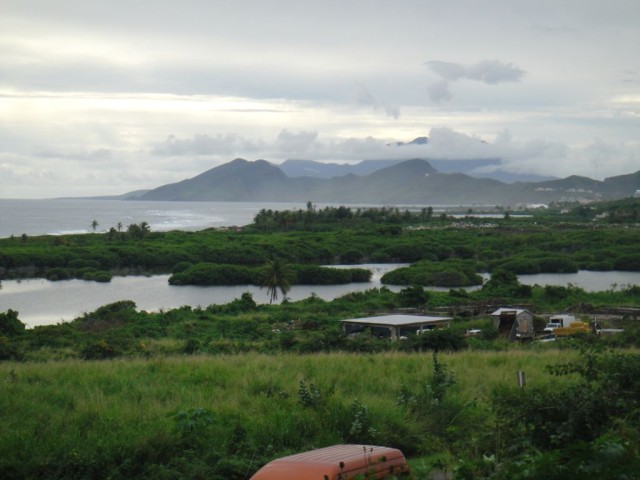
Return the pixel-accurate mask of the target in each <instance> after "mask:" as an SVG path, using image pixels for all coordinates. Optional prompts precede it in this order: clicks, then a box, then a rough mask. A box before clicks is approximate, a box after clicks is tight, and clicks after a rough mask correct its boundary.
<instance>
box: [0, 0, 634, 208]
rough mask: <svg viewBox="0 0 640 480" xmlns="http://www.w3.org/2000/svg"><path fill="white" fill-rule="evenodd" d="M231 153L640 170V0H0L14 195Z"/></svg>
mask: <svg viewBox="0 0 640 480" xmlns="http://www.w3.org/2000/svg"><path fill="white" fill-rule="evenodd" d="M418 136H428V137H429V138H430V140H431V141H430V142H429V144H427V145H424V146H415V147H411V148H406V147H404V148H398V147H397V146H393V145H389V144H390V143H391V142H395V141H405V142H408V141H411V140H412V139H413V138H415V137H418ZM237 157H242V158H246V159H248V160H257V159H260V158H262V159H265V160H269V161H271V162H273V163H280V162H282V161H283V160H285V159H287V158H298V159H310V160H319V161H334V162H356V161H359V160H363V159H383V158H404V157H409V158H415V157H421V158H438V159H462V158H478V159H481V158H501V159H502V161H503V164H504V168H505V169H507V170H509V171H512V172H522V173H540V174H544V175H554V176H558V177H565V176H568V175H573V174H578V175H585V176H589V177H592V178H599V179H602V178H605V177H608V176H613V175H620V174H626V173H632V172H635V171H637V170H640V2H639V1H638V0H602V1H594V0H580V1H576V0H571V1H570V0H552V1H547V0H535V1H534V0H531V1H530V0H459V1H457V0H449V1H442V0H394V1H391V0H387V1H382V0H339V1H334V0H321V1H320V0H314V1H308V0H228V1H226V0H225V1H223V0H180V1H177V0H176V1H170V0H164V1H163V0H153V1H151V0H126V1H124V0H109V1H106V0H105V1H103V0H56V1H52V0H0V198H43V197H52V196H82V195H104V194H119V193H124V192H127V191H131V190H136V189H143V188H153V187H156V186H159V185H162V184H165V183H169V182H175V181H179V180H182V179H184V178H190V177H193V176H195V175H197V174H199V173H201V172H203V171H205V170H208V169H209V168H212V167H214V166H216V165H220V164H222V163H227V162H229V161H231V160H233V159H234V158H237Z"/></svg>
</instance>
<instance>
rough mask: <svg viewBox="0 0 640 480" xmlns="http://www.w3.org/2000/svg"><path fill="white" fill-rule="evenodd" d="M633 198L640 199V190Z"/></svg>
mask: <svg viewBox="0 0 640 480" xmlns="http://www.w3.org/2000/svg"><path fill="white" fill-rule="evenodd" d="M633 198H640V190H636V193H634V194H633Z"/></svg>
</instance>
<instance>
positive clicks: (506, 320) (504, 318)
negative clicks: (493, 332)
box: [491, 307, 534, 341]
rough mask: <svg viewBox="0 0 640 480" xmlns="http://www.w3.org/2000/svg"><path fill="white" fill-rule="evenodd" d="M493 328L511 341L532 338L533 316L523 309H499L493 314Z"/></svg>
mask: <svg viewBox="0 0 640 480" xmlns="http://www.w3.org/2000/svg"><path fill="white" fill-rule="evenodd" d="M491 317H492V318H493V326H494V327H495V328H497V329H498V332H499V334H500V335H502V336H504V337H507V338H508V339H509V340H510V341H515V340H519V339H520V340H523V339H526V338H532V337H533V334H534V330H533V314H532V313H531V312H530V311H529V310H524V309H522V308H508V307H503V308H499V309H498V310H496V311H495V312H493V313H492V314H491Z"/></svg>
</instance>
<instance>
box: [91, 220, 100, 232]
mask: <svg viewBox="0 0 640 480" xmlns="http://www.w3.org/2000/svg"><path fill="white" fill-rule="evenodd" d="M98 225H100V224H99V223H98V221H97V220H95V219H94V220H93V221H92V222H91V228H92V229H93V231H94V232H95V231H96V228H98Z"/></svg>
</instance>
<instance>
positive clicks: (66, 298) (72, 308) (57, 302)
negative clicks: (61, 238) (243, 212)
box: [0, 264, 640, 327]
mask: <svg viewBox="0 0 640 480" xmlns="http://www.w3.org/2000/svg"><path fill="white" fill-rule="evenodd" d="M403 265H404V264H367V265H361V267H364V268H369V269H371V270H372V272H373V276H372V281H371V282H369V283H350V284H347V285H313V286H311V285H296V286H294V287H292V289H291V291H290V292H289V294H288V295H287V296H288V297H289V298H290V299H291V300H293V301H297V300H302V299H304V298H308V297H309V296H311V295H312V294H315V295H317V296H318V297H320V298H322V299H324V300H333V299H334V298H337V297H340V296H342V295H345V294H346V293H349V292H358V291H365V290H368V289H371V288H374V287H380V286H381V284H380V278H381V277H382V275H383V274H384V273H385V272H387V271H390V270H393V269H396V268H398V267H400V266H403ZM484 277H485V278H487V276H484ZM168 278H169V276H168V275H156V276H152V277H114V278H113V280H112V281H111V282H110V283H106V284H105V283H95V282H85V281H82V280H66V281H61V282H50V281H48V280H42V279H31V280H22V281H13V280H12V281H8V280H6V281H3V282H2V289H0V311H2V312H4V311H6V310H8V309H9V308H11V309H13V310H16V311H18V313H19V318H20V320H21V321H22V322H24V323H25V324H26V325H28V326H29V327H33V326H36V325H51V324H56V323H59V322H63V321H68V320H73V319H74V318H76V317H78V316H80V315H82V314H83V313H85V312H91V311H93V310H95V309H96V308H98V307H100V306H102V305H106V304H108V303H112V302H116V301H119V300H133V301H134V302H135V303H136V305H137V306H138V308H139V309H141V310H147V311H157V310H160V309H171V308H177V307H181V306H183V305H190V306H192V307H198V306H201V307H206V306H208V305H211V304H224V303H228V302H230V301H232V300H234V299H236V298H239V297H240V296H241V295H242V293H244V292H250V293H251V294H252V295H253V298H254V300H255V301H256V302H257V303H268V301H269V297H268V295H267V292H266V290H265V289H260V288H259V287H256V286H252V285H240V286H230V287H197V286H181V287H178V286H171V285H169V283H168ZM519 279H520V281H521V282H522V283H525V284H527V285H534V284H538V285H568V284H572V285H575V286H578V287H581V288H584V289H585V290H587V291H603V290H609V289H612V288H614V286H615V287H616V288H624V287H625V286H627V285H637V284H640V273H638V272H588V271H580V272H578V273H567V274H537V275H520V276H519ZM390 288H391V290H394V291H399V290H400V289H401V288H402V287H397V286H395V287H390ZM476 288H478V287H476ZM434 290H448V289H447V288H440V289H434Z"/></svg>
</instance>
